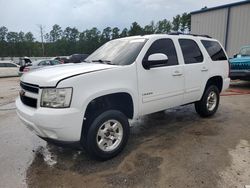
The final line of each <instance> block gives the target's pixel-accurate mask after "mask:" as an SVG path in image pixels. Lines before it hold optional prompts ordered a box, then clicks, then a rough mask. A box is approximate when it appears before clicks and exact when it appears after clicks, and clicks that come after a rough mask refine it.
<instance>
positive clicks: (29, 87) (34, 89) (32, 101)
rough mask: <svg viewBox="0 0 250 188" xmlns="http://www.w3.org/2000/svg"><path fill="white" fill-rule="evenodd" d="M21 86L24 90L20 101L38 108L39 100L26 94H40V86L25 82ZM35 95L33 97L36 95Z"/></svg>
mask: <svg viewBox="0 0 250 188" xmlns="http://www.w3.org/2000/svg"><path fill="white" fill-rule="evenodd" d="M20 86H21V88H22V91H21V92H20V99H21V101H22V102H23V104H25V105H27V106H30V107H33V108H36V107H37V99H36V97H35V98H32V97H29V96H26V94H25V93H26V92H27V93H28V92H30V93H34V94H38V93H39V86H38V85H34V84H28V83H25V82H20ZM34 94H33V95H34Z"/></svg>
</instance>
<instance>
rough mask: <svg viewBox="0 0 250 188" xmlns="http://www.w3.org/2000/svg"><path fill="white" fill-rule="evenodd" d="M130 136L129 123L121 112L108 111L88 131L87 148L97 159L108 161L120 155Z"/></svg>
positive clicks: (96, 119) (101, 114) (94, 121)
mask: <svg viewBox="0 0 250 188" xmlns="http://www.w3.org/2000/svg"><path fill="white" fill-rule="evenodd" d="M128 136H129V122H128V119H127V117H126V116H125V115H124V114H123V113H122V112H120V111H117V110H107V111H104V112H102V113H100V115H98V116H97V117H96V118H95V119H94V120H93V122H92V123H91V124H90V127H89V129H88V132H87V135H86V139H85V142H86V143H85V146H86V147H85V148H86V150H87V152H88V154H90V156H92V157H93V158H95V159H98V160H108V159H110V158H113V157H115V156H116V155H117V154H119V153H120V152H121V151H122V150H123V149H124V147H125V145H126V143H127V140H128Z"/></svg>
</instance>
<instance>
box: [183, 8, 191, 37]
mask: <svg viewBox="0 0 250 188" xmlns="http://www.w3.org/2000/svg"><path fill="white" fill-rule="evenodd" d="M190 28H191V15H190V14H188V13H186V12H185V13H183V14H182V16H181V18H180V30H181V31H182V32H189V31H190Z"/></svg>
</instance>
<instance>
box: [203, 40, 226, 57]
mask: <svg viewBox="0 0 250 188" xmlns="http://www.w3.org/2000/svg"><path fill="white" fill-rule="evenodd" d="M201 43H202V44H203V46H204V47H205V48H206V50H207V53H208V54H209V56H210V57H211V59H212V60H213V61H222V60H227V56H226V54H225V52H224V51H223V49H222V47H221V45H220V44H219V43H218V42H216V41H208V40H201Z"/></svg>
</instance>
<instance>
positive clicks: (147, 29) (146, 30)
mask: <svg viewBox="0 0 250 188" xmlns="http://www.w3.org/2000/svg"><path fill="white" fill-rule="evenodd" d="M155 30H156V28H155V24H154V21H151V23H150V24H149V25H146V26H145V27H144V29H143V33H144V34H147V35H148V34H153V33H155Z"/></svg>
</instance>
